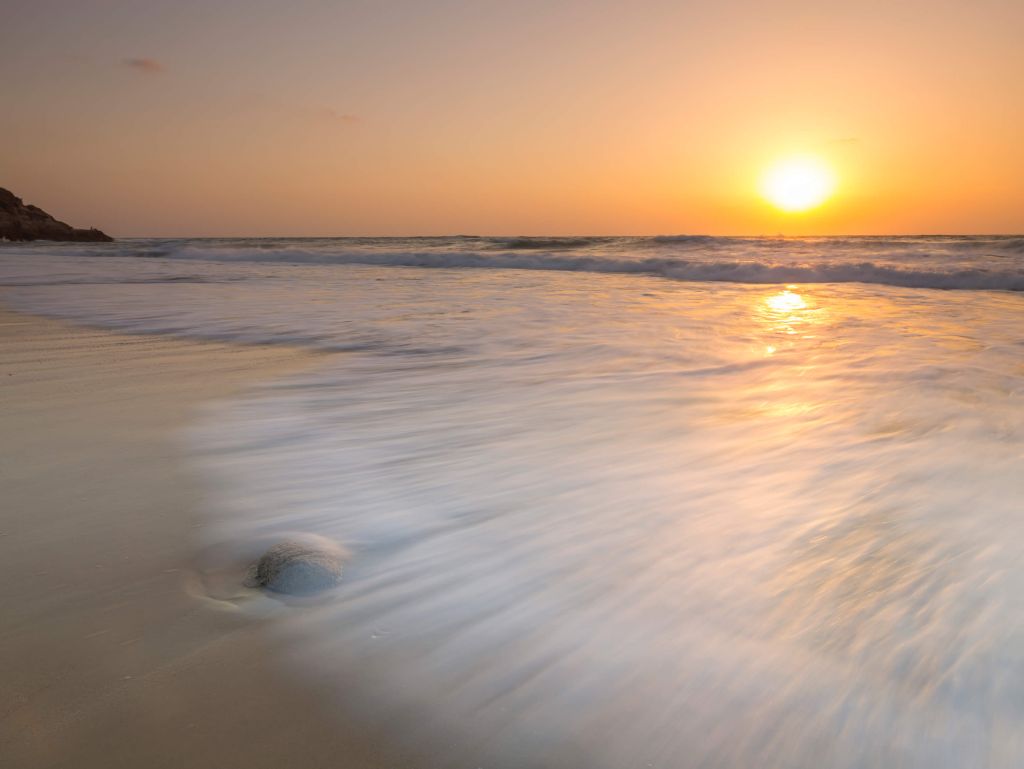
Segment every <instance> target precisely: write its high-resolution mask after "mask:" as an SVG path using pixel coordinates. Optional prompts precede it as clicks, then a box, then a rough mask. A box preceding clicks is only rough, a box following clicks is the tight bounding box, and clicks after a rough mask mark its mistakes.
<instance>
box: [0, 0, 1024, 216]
mask: <svg viewBox="0 0 1024 769" xmlns="http://www.w3.org/2000/svg"><path fill="white" fill-rule="evenodd" d="M11 5H13V7H10V6H8V7H5V10H4V14H3V23H2V24H0V72H2V73H3V77H2V78H0V104H3V107H2V108H0V137H2V138H0V186H6V187H9V188H10V189H11V190H13V191H14V192H15V193H16V194H19V195H21V196H22V197H24V198H26V200H28V201H30V202H34V203H37V204H39V205H41V206H42V207H44V208H46V209H47V210H49V211H51V212H52V213H54V214H55V215H57V216H58V217H59V218H63V219H66V220H68V221H69V222H71V223H73V224H75V225H79V226H88V225H94V226H98V227H102V228H104V229H106V230H108V231H110V232H112V233H113V234H115V235H121V236H128V235H168V236H174V235H352V234H370V235H402V234H455V233H464V234H583V233H587V234H657V233H709V234H760V233H776V232H781V233H786V234H802V233H806V234H829V233H837V234H840V233H841V234H858V233H864V234H885V233H924V232H935V233H978V232H993V233H1018V232H1022V231H1024V42H1022V39H1024V38H1022V33H1024V2H1022V1H1021V0H973V1H972V2H967V1H966V0H959V1H958V2H944V1H943V0H931V1H930V2H924V1H923V0H922V1H918V0H913V1H911V2H900V1H899V0H890V1H889V2H874V1H873V0H864V1H860V2H846V3H831V2H821V0H817V1H816V2H774V3H767V2H763V1H760V0H743V1H733V2H729V1H728V0H722V1H720V2H710V0H708V1H707V2H699V3H698V2H679V1H678V0H677V2H646V3H645V2H632V3H626V2H616V3H610V2H600V1H599V0H586V1H584V0H577V1H575V2H560V3H559V2H515V3H513V2H506V3H491V2H484V1H478V2H470V1H468V0H465V1H460V2H453V1H450V2H430V3H427V2H392V3H383V2H369V1H367V2H324V1H323V0H320V1H317V2H314V1H313V0H294V1H293V2H281V1H278V2H266V1H265V0H219V1H217V2H209V1H206V2H199V1H198V0H162V1H158V2H144V1H141V0H137V1H136V2H124V1H121V2H112V1H109V0H108V1H106V2H101V1H100V0H76V1H75V2H71V0H65V2H53V1H51V0H36V1H35V2H32V3H28V2H14V3H12V4H11ZM792 152H801V153H813V154H817V155H820V156H821V157H822V158H823V159H824V160H826V161H827V162H828V163H829V164H831V165H832V166H833V167H834V168H835V170H836V172H837V174H838V177H839V180H840V184H839V188H838V190H837V193H836V195H835V196H834V197H833V198H832V200H831V201H830V202H828V203H826V204H825V205H824V206H822V207H821V208H819V209H817V210H815V211H812V212H809V213H804V214H783V213H781V212H779V211H777V210H775V209H773V208H772V207H771V206H769V205H768V204H766V203H765V202H763V201H762V200H761V199H760V198H759V196H758V192H757V187H758V180H759V175H760V173H761V171H762V169H764V168H765V167H766V166H768V165H769V164H771V163H772V161H774V160H775V159H777V158H778V157H780V156H783V155H786V154H789V153H792Z"/></svg>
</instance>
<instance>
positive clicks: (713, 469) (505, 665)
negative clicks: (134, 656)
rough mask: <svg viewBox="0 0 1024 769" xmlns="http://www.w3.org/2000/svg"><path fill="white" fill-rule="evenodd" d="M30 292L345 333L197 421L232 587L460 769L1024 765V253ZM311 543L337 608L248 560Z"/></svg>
mask: <svg viewBox="0 0 1024 769" xmlns="http://www.w3.org/2000/svg"><path fill="white" fill-rule="evenodd" d="M0 291H2V294H0V296H2V298H3V300H4V301H5V302H6V303H8V304H9V305H10V306H12V307H14V308H16V309H22V310H27V311H32V312H37V313H42V314H46V315H51V316H56V317H61V318H67V319H70V320H73V321H76V322H79V323H85V324H91V325H97V326H103V327H110V328H114V329H118V330H120V331H123V332H127V333H160V334H174V335H181V336H185V337H190V338H197V339H218V340H230V341H236V342H239V343H245V344H292V345H299V346H307V347H311V348H315V349H317V350H321V351H323V353H324V354H323V355H322V356H320V357H319V358H318V362H317V363H316V364H315V365H314V366H313V367H312V368H311V369H309V370H307V371H305V372H304V373H301V374H298V375H293V376H289V377H287V378H285V379H281V380H278V381H273V382H265V383H261V384H259V386H256V387H254V388H253V389H251V390H250V391H248V392H246V393H245V394H243V395H241V396H239V397H238V398H236V399H234V400H231V401H226V402H221V403H216V404H211V406H210V407H209V408H207V409H206V410H205V411H204V412H203V413H202V414H201V415H198V418H197V421H196V423H195V424H194V425H191V426H188V427H186V428H183V435H182V442H183V443H182V445H183V447H184V448H185V449H186V451H187V454H188V457H189V459H190V461H191V462H193V463H194V467H195V470H196V472H197V473H199V474H200V475H201V477H202V478H203V479H204V480H205V482H206V488H207V489H208V490H209V493H208V495H207V500H206V503H207V504H206V509H207V516H206V518H205V520H204V521H203V525H202V526H201V527H199V528H197V529H196V538H197V541H196V548H197V553H201V554H215V555H210V556H209V558H212V559H213V565H212V566H210V567H209V573H206V572H203V573H200V574H199V575H198V576H197V581H196V584H197V588H196V589H197V591H200V592H204V593H205V594H206V595H207V597H209V598H210V600H214V601H219V602H221V603H223V604H224V606H225V610H232V611H243V612H253V613H256V614H260V615H269V616H272V617H274V618H275V619H276V620H277V621H275V622H273V623H271V625H270V629H269V631H268V632H271V633H273V634H274V636H275V638H276V639H277V640H278V642H279V643H278V644H277V648H280V649H281V657H280V660H279V664H280V665H281V666H282V667H283V668H284V669H286V670H287V671H289V673H290V674H291V675H293V676H295V677H297V678H299V679H302V680H306V681H308V683H309V685H310V686H314V687H316V688H317V689H318V690H320V691H323V692H324V693H325V696H328V697H331V698H333V699H334V700H335V702H336V704H337V707H338V709H339V711H341V712H344V713H345V717H346V718H351V719H357V720H358V721H359V723H361V724H364V725H365V728H366V729H367V730H368V731H370V732H372V733H376V734H380V735H381V736H382V739H387V740H390V741H394V742H395V743H397V744H400V745H401V746H402V747H403V749H405V750H408V751H409V752H410V754H412V755H421V756H429V757H430V759H429V760H430V765H436V766H451V767H477V766H482V767H488V769H493V767H509V768H510V769H511V768H512V767H515V768H516V769H526V767H553V766H564V767H580V769H583V768H586V769H633V768H634V767H637V768H640V767H664V768H665V769H680V768H688V767H701V768H704V767H715V768H718V767H730V768H732V767H735V768H737V769H739V768H741V767H742V768H743V769H750V768H751V767H779V768H780V769H781V768H782V767H786V768H787V769H805V768H806V769H820V767H830V768H835V769H841V768H845V767H849V768H850V769H854V768H856V769H869V768H870V769H876V768H878V767H907V768H913V769H917V768H918V767H920V769H946V768H949V769H954V768H955V769H963V768H964V767H1007V768H1009V767H1019V766H1021V765H1024V728H1022V727H1021V724H1022V723H1024V507H1022V505H1024V237H1010V236H1007V237H966V236H964V237H960V236H943V237H869V238H714V237H704V236H699V237H698V236H677V237H653V238H632V237H630V238H485V237H451V238H340V239H337V238H336V239H176V240H171V239H134V240H122V241H120V242H117V243H113V244H95V245H93V244H90V245H82V244H75V245H58V244H53V243H36V244H6V243H5V244H0ZM296 535H297V536H304V535H317V536H323V537H327V538H330V539H332V540H336V541H338V542H340V543H342V544H343V545H344V546H345V547H346V548H347V549H348V551H349V553H350V558H349V561H348V563H347V565H346V572H345V580H344V582H343V585H342V587H340V588H339V589H338V590H337V591H336V592H334V593H332V594H331V595H329V596H327V597H323V598H321V599H318V600H307V601H299V602H294V601H292V602H288V601H280V600H276V599H274V598H270V597H266V596H259V595H253V594H251V593H250V592H248V591H245V590H241V589H235V588H233V587H232V586H231V585H228V584H227V582H226V580H225V579H223V578H219V577H212V576H210V574H214V573H216V571H217V566H218V564H217V563H216V561H217V559H223V563H222V564H221V565H222V566H223V567H224V570H225V573H230V572H229V569H228V566H229V562H230V563H233V562H234V560H237V559H239V558H241V557H242V555H243V554H247V553H251V552H255V551H257V550H258V548H259V547H261V546H263V545H264V544H265V543H267V542H272V541H276V540H278V539H281V538H283V537H289V536H296ZM203 563H205V564H207V565H209V564H210V563H211V562H210V561H209V560H206V561H203ZM204 568H205V567H204ZM424 764H425V762H424Z"/></svg>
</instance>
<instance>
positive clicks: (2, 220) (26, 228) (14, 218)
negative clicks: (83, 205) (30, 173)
mask: <svg viewBox="0 0 1024 769" xmlns="http://www.w3.org/2000/svg"><path fill="white" fill-rule="evenodd" d="M0 240H70V241H80V242H89V243H106V242H109V241H112V240H113V238H112V237H110V236H109V235H107V234H106V233H105V232H101V231H100V230H97V229H93V228H89V229H87V230H79V229H75V228H74V227H72V226H71V225H69V224H65V223H64V222H61V221H58V220H57V219H54V218H53V217H52V216H50V215H49V214H48V213H46V212H45V211H44V210H43V209H41V208H39V207H38V206H32V205H26V204H25V203H24V202H23V201H22V200H21V198H19V197H18V196H17V195H15V194H14V193H13V192H10V191H9V190H5V189H4V188H3V187H0Z"/></svg>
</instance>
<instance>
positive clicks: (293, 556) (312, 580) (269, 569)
mask: <svg viewBox="0 0 1024 769" xmlns="http://www.w3.org/2000/svg"><path fill="white" fill-rule="evenodd" d="M343 560H344V558H343V553H342V552H341V550H339V549H338V548H335V547H331V546H330V545H329V544H324V545H314V544H307V543H304V542H297V541H295V540H287V541H285V542H281V543H280V544H277V545H274V546H273V547H272V548H270V549H269V550H268V551H267V552H265V553H264V554H263V556H262V557H261V558H260V560H259V561H258V562H257V564H256V567H255V573H254V574H253V575H252V580H251V582H252V584H253V585H254V586H258V587H264V588H266V589H268V590H272V591H274V592H275V593H287V594H289V595H311V594H313V593H319V592H320V591H322V590H327V589H329V588H332V587H336V586H337V584H338V583H339V582H340V581H341V566H342V562H343Z"/></svg>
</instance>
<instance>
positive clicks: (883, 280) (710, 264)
mask: <svg viewBox="0 0 1024 769" xmlns="http://www.w3.org/2000/svg"><path fill="white" fill-rule="evenodd" d="M166 258H173V259H199V260H212V261H240V262H287V263H293V264H364V265H373V266H402V267H429V268H447V269H465V268H471V269H503V270H559V271H567V272H596V273H616V274H629V275H652V276H655V277H662V278H668V279H671V280H681V281H697V282H703V281H723V282H732V283H875V284H882V285H888V286H898V287H901V288H936V289H960V290H993V291H1024V268H1009V269H1001V270H998V269H996V270H993V269H988V268H983V267H962V268H956V267H953V268H949V267H946V268H943V267H938V268H931V267H929V268H914V267H912V266H909V265H908V266H899V265H896V264H893V263H885V262H876V261H856V262H852V261H846V260H838V259H832V260H828V261H813V262H804V263H795V264H785V263H779V262H775V261H767V260H764V261H756V260H753V259H747V260H710V259H687V258H680V257H670V256H667V257H639V258H637V257H615V256H602V255H590V254H571V253H570V254H565V253H552V252H550V251H544V252H542V251H533V250H529V249H524V250H522V251H509V252H494V253H484V252H479V251H413V250H409V251H404V250H402V251H398V250H396V251H384V250H370V249H365V250H364V249H356V250H332V251H322V250H308V249H301V248H280V249H260V248H257V249H247V248H235V249H209V248H197V247H186V248H181V249H178V250H175V251H173V252H170V253H168V254H166Z"/></svg>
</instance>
